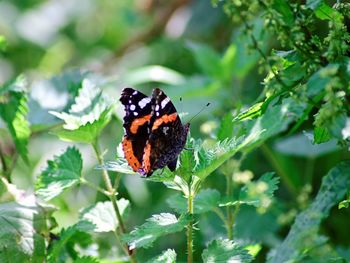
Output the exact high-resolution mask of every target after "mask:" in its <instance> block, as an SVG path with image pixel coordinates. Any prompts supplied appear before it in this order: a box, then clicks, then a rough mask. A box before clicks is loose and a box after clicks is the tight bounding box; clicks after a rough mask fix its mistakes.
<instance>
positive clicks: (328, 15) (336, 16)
mask: <svg viewBox="0 0 350 263" xmlns="http://www.w3.org/2000/svg"><path fill="white" fill-rule="evenodd" d="M314 12H315V15H316V16H317V17H318V18H319V19H321V20H335V21H342V20H343V15H342V14H341V13H339V12H338V11H337V10H335V9H333V8H332V7H330V6H329V5H327V4H326V3H321V4H320V5H319V6H318V7H317V8H316V9H315V10H314Z"/></svg>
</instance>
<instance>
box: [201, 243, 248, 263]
mask: <svg viewBox="0 0 350 263" xmlns="http://www.w3.org/2000/svg"><path fill="white" fill-rule="evenodd" d="M202 259H203V262H204V263H215V262H222V263H225V262H226V263H230V262H237V263H247V262H251V261H252V260H253V257H252V256H251V255H250V254H248V251H247V250H245V249H244V248H243V247H241V246H240V245H238V244H237V243H236V242H234V241H232V240H228V239H217V240H213V241H212V242H211V243H210V244H209V245H208V248H207V249H205V250H204V251H203V253H202Z"/></svg>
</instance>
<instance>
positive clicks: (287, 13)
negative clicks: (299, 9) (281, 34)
mask: <svg viewBox="0 0 350 263" xmlns="http://www.w3.org/2000/svg"><path fill="white" fill-rule="evenodd" d="M272 8H273V9H275V10H276V11H277V13H279V14H280V15H281V16H282V20H283V22H284V23H285V24H286V25H288V26H293V24H294V15H293V12H292V10H291V7H290V6H289V4H288V1H286V0H274V1H273V4H272Z"/></svg>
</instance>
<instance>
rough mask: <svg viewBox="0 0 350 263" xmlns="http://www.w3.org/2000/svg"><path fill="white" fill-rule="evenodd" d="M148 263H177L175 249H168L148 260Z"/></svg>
mask: <svg viewBox="0 0 350 263" xmlns="http://www.w3.org/2000/svg"><path fill="white" fill-rule="evenodd" d="M147 263H176V252H175V250H173V249H168V250H166V251H163V253H162V254H160V255H159V256H156V257H154V258H152V259H150V260H148V261H147Z"/></svg>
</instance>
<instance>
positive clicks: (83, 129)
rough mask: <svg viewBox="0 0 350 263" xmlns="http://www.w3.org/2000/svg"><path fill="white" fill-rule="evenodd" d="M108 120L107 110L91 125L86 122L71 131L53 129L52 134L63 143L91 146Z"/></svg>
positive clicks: (108, 111) (108, 112) (109, 113)
mask: <svg viewBox="0 0 350 263" xmlns="http://www.w3.org/2000/svg"><path fill="white" fill-rule="evenodd" d="M110 119H111V112H110V110H109V109H108V110H106V111H104V112H102V113H101V115H100V118H99V119H97V120H95V121H93V122H92V123H90V122H88V123H86V124H83V125H81V126H79V127H78V128H77V129H73V130H70V129H62V128H59V129H55V130H53V131H52V134H55V135H57V136H58V137H59V138H60V139H61V140H63V141H69V142H82V143H89V144H91V143H94V142H95V141H96V138H97V137H98V136H99V135H100V133H101V131H102V130H103V128H104V127H105V126H106V125H107V124H108V123H109V121H110Z"/></svg>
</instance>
